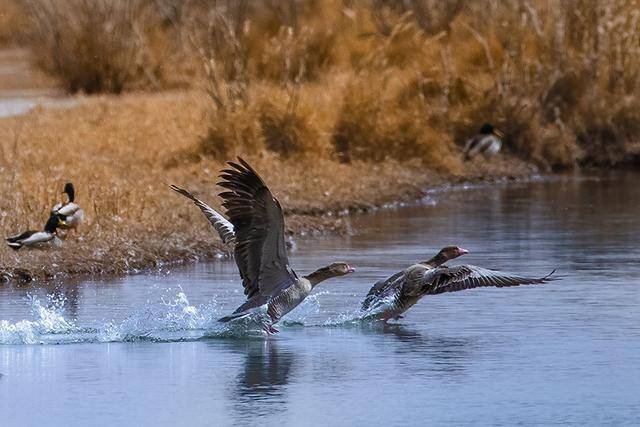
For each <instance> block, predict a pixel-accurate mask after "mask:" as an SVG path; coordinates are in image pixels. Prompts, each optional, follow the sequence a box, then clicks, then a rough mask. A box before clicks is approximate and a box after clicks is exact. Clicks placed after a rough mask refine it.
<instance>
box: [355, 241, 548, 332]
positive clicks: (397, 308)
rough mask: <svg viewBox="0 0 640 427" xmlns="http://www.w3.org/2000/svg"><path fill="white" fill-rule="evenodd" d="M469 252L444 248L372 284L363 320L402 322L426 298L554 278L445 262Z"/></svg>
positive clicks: (455, 248) (364, 307) (366, 300)
mask: <svg viewBox="0 0 640 427" xmlns="http://www.w3.org/2000/svg"><path fill="white" fill-rule="evenodd" d="M467 253H469V251H467V250H466V249H462V248H460V247H458V246H447V247H444V248H442V250H440V252H438V254H437V255H435V256H434V257H432V258H431V259H429V260H427V261H423V262H420V263H418V264H414V265H412V266H410V267H409V268H407V269H405V270H402V271H400V272H398V273H396V274H394V275H393V276H391V277H388V278H387V279H384V280H380V281H378V282H377V283H376V284H374V285H373V287H372V288H371V290H369V293H368V294H367V296H366V297H365V299H364V301H363V302H362V307H361V310H362V311H364V312H365V316H364V318H368V319H379V320H384V321H387V320H389V319H401V318H402V313H404V312H405V311H407V310H408V309H409V308H411V307H412V306H413V305H414V304H415V303H417V302H418V301H419V300H420V299H421V298H422V297H423V296H425V295H437V294H441V293H444V292H455V291H461V290H464V289H471V288H477V287H482V286H494V287H499V288H500V287H507V286H519V285H536V284H543V283H547V282H550V281H552V280H554V279H553V278H552V277H551V275H552V274H553V273H554V272H555V270H554V271H552V272H551V273H550V274H548V275H547V276H544V277H541V278H532V277H523V276H519V275H515V274H511V273H504V272H500V271H494V270H488V269H486V268H482V267H476V266H474V265H458V266H455V267H448V266H446V265H444V263H445V262H447V261H449V260H452V259H455V258H458V257H459V256H462V255H464V254H467Z"/></svg>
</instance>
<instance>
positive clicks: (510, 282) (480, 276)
mask: <svg viewBox="0 0 640 427" xmlns="http://www.w3.org/2000/svg"><path fill="white" fill-rule="evenodd" d="M553 273H555V270H553V271H552V272H551V273H549V274H548V275H546V276H544V277H538V278H535V277H523V276H518V275H515V274H511V273H503V272H501V271H494V270H489V269H486V268H482V267H476V266H475V265H459V266H456V267H446V266H442V267H438V268H437V269H436V270H435V271H434V274H433V276H432V278H431V280H429V281H428V282H427V283H424V285H423V286H424V293H425V294H430V295H434V294H441V293H444V292H455V291H461V290H463V289H471V288H477V287H481V286H495V287H498V288H502V287H506V286H519V285H538V284H542V283H547V282H550V281H552V280H555V279H554V278H552V277H551V275H552V274H553Z"/></svg>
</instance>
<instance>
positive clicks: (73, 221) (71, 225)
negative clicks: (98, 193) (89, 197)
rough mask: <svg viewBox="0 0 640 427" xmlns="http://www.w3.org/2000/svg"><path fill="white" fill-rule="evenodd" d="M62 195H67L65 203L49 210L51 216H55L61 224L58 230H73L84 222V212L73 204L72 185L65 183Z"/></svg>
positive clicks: (73, 192) (57, 204)
mask: <svg viewBox="0 0 640 427" xmlns="http://www.w3.org/2000/svg"><path fill="white" fill-rule="evenodd" d="M62 194H66V195H67V202H64V203H63V202H59V203H56V204H55V205H54V206H53V208H51V214H52V215H57V216H58V217H59V218H60V220H61V222H60V228H61V229H63V230H69V229H75V228H77V227H78V226H79V225H80V224H82V221H83V220H84V211H83V210H82V208H81V207H80V205H78V204H77V203H75V188H74V186H73V184H72V183H70V182H69V183H67V184H66V185H65V186H64V191H63V192H62Z"/></svg>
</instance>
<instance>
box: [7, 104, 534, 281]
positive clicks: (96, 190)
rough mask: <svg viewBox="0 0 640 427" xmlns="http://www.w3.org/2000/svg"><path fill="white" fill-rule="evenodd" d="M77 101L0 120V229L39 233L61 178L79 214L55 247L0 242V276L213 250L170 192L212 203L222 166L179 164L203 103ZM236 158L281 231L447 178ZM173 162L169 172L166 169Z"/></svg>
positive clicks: (335, 221) (335, 223)
mask: <svg viewBox="0 0 640 427" xmlns="http://www.w3.org/2000/svg"><path fill="white" fill-rule="evenodd" d="M79 102H80V103H81V104H80V105H79V106H77V107H75V108H73V109H72V110H71V111H67V110H56V109H53V110H45V109H39V110H35V111H33V112H31V113H29V114H27V115H25V116H20V117H13V118H4V119H0V135H1V136H2V137H1V138H0V173H1V174H2V176H3V180H2V182H1V183H0V191H1V192H2V194H3V195H4V196H3V197H2V199H1V200H0V211H1V212H3V215H2V216H0V229H1V230H3V233H4V234H5V235H11V234H14V233H17V232H20V231H23V230H24V229H27V228H35V229H37V228H41V227H42V226H43V224H44V221H45V219H46V218H47V216H48V212H49V209H50V208H51V206H52V205H53V204H54V203H55V201H56V200H58V199H59V198H60V194H59V192H60V191H61V189H62V186H63V185H64V183H65V182H67V181H72V182H73V183H74V184H75V186H76V189H77V200H78V202H79V203H80V204H81V206H82V207H83V208H84V209H85V212H86V222H85V224H83V226H82V227H81V229H80V230H79V231H78V233H77V234H76V235H71V236H70V237H69V238H67V240H66V242H65V245H64V246H63V247H62V248H61V249H59V250H46V251H44V250H25V249H23V250H21V251H19V252H14V251H12V250H10V249H9V248H8V247H6V246H5V245H3V246H2V248H1V249H0V277H6V274H7V273H8V274H13V275H16V276H17V274H18V272H20V271H24V272H27V273H28V274H29V275H31V276H34V277H37V278H46V277H56V276H57V277H65V275H74V274H98V273H100V274H109V273H123V272H127V271H132V270H136V269H142V268H150V267H154V266H158V265H160V264H163V263H169V262H176V261H184V260H188V259H196V258H198V257H206V256H212V255H214V254H215V253H218V252H219V250H220V249H221V248H220V246H219V245H218V244H217V242H218V239H217V238H216V237H215V235H214V233H213V230H210V226H209V225H208V224H207V223H206V221H205V220H204V219H203V218H202V217H201V214H200V212H199V211H198V210H197V209H195V208H194V207H193V206H192V205H190V204H189V203H187V202H186V201H185V200H183V199H182V198H180V197H179V196H177V195H176V194H174V193H173V192H172V191H171V190H170V189H169V188H168V184H170V183H176V184H179V185H183V186H185V187H187V188H190V189H193V190H194V191H195V192H196V193H197V194H199V195H200V196H201V197H203V198H204V199H205V200H206V201H208V202H210V203H211V204H212V205H213V206H216V207H219V202H218V199H217V196H216V194H217V192H218V191H219V190H220V189H219V188H217V187H216V186H215V182H216V181H217V173H218V171H219V169H220V168H221V167H222V163H221V162H219V161H217V160H215V159H213V158H211V157H207V158H204V159H203V160H202V161H200V162H198V163H193V162H192V161H181V160H179V159H180V155H181V153H184V152H185V151H186V150H190V149H193V147H194V146H195V145H196V144H197V142H198V141H199V140H200V139H201V138H202V137H203V136H204V135H206V133H207V132H208V129H207V128H208V124H207V122H205V121H202V120H201V118H202V117H203V115H205V113H206V111H207V109H208V102H207V99H206V98H204V97H203V96H202V95H199V94H198V93H194V92H192V93H184V92H170V93H164V94H160V95H140V94H136V95H123V96H121V97H118V98H114V97H99V98H89V99H80V100H79ZM237 154H241V155H243V156H244V157H246V158H247V160H249V161H250V162H251V163H252V164H253V165H254V166H255V167H256V168H257V169H258V170H259V171H260V172H261V173H262V175H263V176H264V178H265V179H266V180H267V182H268V183H269V185H270V186H271V188H272V189H273V191H274V193H275V194H276V196H277V197H278V198H279V199H280V201H281V202H282V204H283V206H284V207H285V209H286V213H287V215H288V219H287V224H288V227H289V230H290V232H300V231H303V230H306V231H307V232H319V231H321V230H326V229H331V228H337V229H338V230H340V229H344V227H345V221H346V220H347V219H346V218H339V217H338V218H337V217H336V216H332V217H324V218H323V217H319V216H318V215H319V214H321V213H326V212H329V211H332V212H338V211H341V210H345V209H347V210H350V209H358V208H367V207H370V206H373V205H377V204H383V203H386V202H390V201H394V200H398V199H401V198H403V197H407V198H415V197H417V196H419V195H420V191H421V189H423V188H424V187H425V186H427V185H434V184H437V183H439V182H442V181H443V179H444V178H443V177H440V176H437V175H434V174H432V173H425V171H424V168H423V167H422V166H421V164H420V163H419V162H412V163H410V164H408V165H403V166H400V165H399V164H398V163H396V162H393V161H391V162H387V163H384V164H381V165H371V164H369V163H365V162H356V163H354V164H350V165H345V164H340V163H337V162H335V161H332V160H330V159H322V158H319V159H315V160H311V159H302V158H300V157H299V156H297V155H295V154H294V155H292V158H291V159H284V160H281V159H280V156H279V155H278V154H275V153H273V152H270V151H265V150H259V151H254V150H251V149H247V150H238V152H237ZM170 159H171V160H173V165H172V167H166V165H167V163H168V161H169V160H170ZM176 159H178V160H176ZM514 170H515V172H514ZM505 172H509V173H520V174H526V173H528V172H529V171H528V170H527V169H526V168H524V167H517V168H515V169H514V168H513V165H509V168H508V169H504V170H500V171H494V173H496V174H504V173H505ZM292 177H296V178H295V179H292Z"/></svg>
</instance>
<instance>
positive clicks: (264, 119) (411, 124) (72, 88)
mask: <svg viewBox="0 0 640 427" xmlns="http://www.w3.org/2000/svg"><path fill="white" fill-rule="evenodd" d="M639 20H640V6H639V4H638V1H632V0H615V1H609V2H600V1H597V0H566V1H560V0H528V1H525V0H506V1H492V0H482V1H467V0H451V1H436V0H414V1H403V2H398V1H384V0H362V1H355V0H351V1H350V0H324V1H322V0H315V1H314V0H300V1H293V0H292V1H269V0H261V1H243V0H227V1H222V0H220V1H213V2H211V1H204V0H190V1H180V0H122V1H115V0H66V1H55V0H14V1H11V0H0V44H4V45H5V46H6V45H18V46H22V47H27V48H28V49H30V51H31V52H32V53H33V55H32V56H33V58H34V63H35V64H36V65H37V67H39V68H40V69H42V70H44V71H46V72H47V73H49V74H51V75H52V76H55V77H56V78H57V79H58V81H59V82H60V84H61V85H62V86H63V87H64V88H65V89H66V90H67V91H68V92H69V93H71V94H73V93H83V94H86V95H91V94H103V95H101V96H97V97H87V96H83V97H79V98H78V99H77V103H78V105H77V106H75V107H74V108H73V109H72V110H59V111H49V110H44V109H40V110H36V111H34V112H31V113H29V114H28V115H25V116H22V117H17V118H10V119H2V120H0V135H1V136H2V138H1V140H0V148H1V149H2V151H0V156H1V158H0V160H1V161H2V174H3V177H4V178H5V179H4V180H3V181H4V182H3V183H2V184H1V186H2V194H3V198H2V200H1V201H0V206H1V208H2V212H3V213H4V214H3V216H2V217H1V218H0V226H1V227H2V229H3V230H4V231H5V232H6V233H9V230H13V231H20V228H24V227H25V226H26V225H31V226H33V227H35V226H39V223H40V222H42V223H44V219H45V218H46V214H47V212H48V209H49V207H50V205H51V204H52V203H53V201H55V199H56V197H57V193H58V192H59V191H60V188H61V186H62V184H64V182H65V181H66V180H73V181H74V183H75V184H76V187H77V188H78V193H79V197H80V203H81V204H83V206H84V207H85V208H86V210H87V211H88V215H87V218H88V221H87V224H86V225H85V228H84V229H83V231H82V232H81V233H79V234H80V236H78V238H76V239H73V238H69V239H68V244H67V245H66V246H65V249H63V250H62V251H58V252H56V253H47V254H46V256H44V255H42V253H39V252H33V253H28V254H27V253H22V252H21V253H18V254H14V253H9V252H8V250H7V251H3V252H2V254H1V255H0V261H1V264H2V265H4V266H7V267H6V268H7V269H9V268H11V269H15V268H26V269H28V270H29V269H30V270H33V269H34V268H39V269H41V270H42V271H44V273H43V274H44V275H52V274H55V272H56V271H63V270H65V271H68V272H75V270H78V272H83V271H84V272H98V271H124V270H127V269H131V268H144V267H147V266H149V265H153V263H157V262H160V261H171V260H176V259H184V258H188V257H195V256H197V255H198V254H202V253H205V252H206V251H207V250H209V249H210V248H211V246H210V242H211V240H212V239H211V236H210V235H208V234H203V233H202V231H203V222H202V220H201V219H200V218H199V213H198V212H197V211H196V209H195V208H193V207H191V206H188V205H186V203H185V201H183V200H181V199H179V198H178V196H175V195H173V194H171V193H170V192H169V191H168V190H167V187H166V185H165V184H168V183H176V184H180V185H185V186H187V187H192V188H194V189H195V190H197V191H199V192H200V194H204V195H206V196H208V197H205V198H207V200H208V201H212V202H215V198H214V193H215V187H213V183H214V181H215V175H216V173H217V170H218V168H219V167H220V165H221V164H222V162H223V161H224V160H226V159H228V158H232V157H234V156H236V155H242V156H245V157H247V158H248V159H249V160H250V161H252V162H253V163H256V165H257V168H258V169H259V170H260V171H261V172H262V173H263V175H264V176H265V177H266V179H267V181H268V182H269V183H270V184H272V185H273V187H274V189H275V191H276V193H277V194H278V197H279V198H280V199H281V201H282V202H283V204H284V205H285V206H287V207H288V208H289V211H288V213H289V214H296V215H300V214H307V215H308V214H312V215H317V214H318V213H326V212H328V211H338V210H341V209H345V208H346V209H349V208H354V207H358V206H370V205H372V204H379V203H384V202H388V201H391V200H394V199H398V198H402V197H406V196H407V195H412V196H413V197H415V196H416V195H419V191H420V188H424V187H425V186H427V185H429V184H436V183H439V182H442V181H443V180H445V179H446V180H451V179H461V178H464V179H468V178H474V177H475V178H477V177H483V176H484V177H486V176H501V175H521V174H528V173H531V171H532V170H533V169H532V168H531V167H530V166H529V165H535V166H536V167H537V168H539V169H540V170H542V171H563V170H572V169H576V168H578V167H583V166H611V165H619V164H625V165H632V164H637V161H638V158H639V154H640V149H639V146H638V144H637V142H636V141H638V135H639V134H640V121H639V120H640V108H639V107H640V105H639V99H638V79H639V75H640V74H639V73H638V71H640V56H639V53H640V52H639V51H640V31H638V30H639V29H640V28H639ZM485 121H489V122H492V123H494V124H495V125H496V126H497V127H499V128H500V129H501V130H503V131H504V133H505V134H506V138H505V141H504V148H503V152H504V154H503V155H501V156H500V157H499V158H498V159H496V160H492V161H491V162H486V161H484V160H481V159H478V160H475V161H473V162H471V163H465V162H464V161H463V159H462V156H461V153H460V152H461V147H462V146H463V144H464V141H465V139H466V138H467V137H469V136H470V135H472V134H473V133H474V132H476V131H477V129H478V127H479V126H480V124H482V122H485ZM214 204H215V203H214ZM309 221H310V220H308V219H307V220H306V221H302V220H300V221H299V222H298V223H297V224H298V225H297V226H296V225H293V226H292V228H295V229H297V230H299V229H302V228H304V227H305V226H309V225H310V224H312V223H313V222H312V221H311V222H309ZM318 221H319V222H318V223H317V224H316V223H313V224H314V225H313V226H318V227H320V226H322V225H324V226H326V224H327V221H324V222H323V221H322V220H318ZM290 222H291V223H292V224H296V219H294V217H291V218H290ZM303 224H304V225H303ZM332 224H334V225H335V223H333V222H332ZM343 225H344V224H342V225H341V226H343ZM74 257H75V258H74ZM71 258H73V259H74V261H73V262H70V261H65V260H69V259H71ZM44 259H46V260H47V261H46V262H45V261H43V260H44ZM51 260H53V261H51ZM52 263H54V264H56V265H58V266H59V267H58V268H57V269H56V268H52V267H51V264H52ZM80 265H84V266H80ZM62 266H65V267H64V268H63V267H62ZM68 266H72V267H68ZM7 271H9V270H7ZM12 271H13V270H12Z"/></svg>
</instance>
